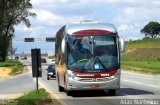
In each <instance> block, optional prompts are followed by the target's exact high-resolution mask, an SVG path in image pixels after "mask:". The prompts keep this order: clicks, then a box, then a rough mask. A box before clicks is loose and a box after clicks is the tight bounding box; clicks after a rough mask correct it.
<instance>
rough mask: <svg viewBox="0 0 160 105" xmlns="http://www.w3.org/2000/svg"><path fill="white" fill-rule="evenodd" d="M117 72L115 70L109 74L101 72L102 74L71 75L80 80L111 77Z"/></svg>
mask: <svg viewBox="0 0 160 105" xmlns="http://www.w3.org/2000/svg"><path fill="white" fill-rule="evenodd" d="M116 72H117V70H111V71H109V72H103V73H81V72H73V74H74V75H75V76H76V77H80V78H102V77H108V76H112V75H114V74H115V73H116Z"/></svg>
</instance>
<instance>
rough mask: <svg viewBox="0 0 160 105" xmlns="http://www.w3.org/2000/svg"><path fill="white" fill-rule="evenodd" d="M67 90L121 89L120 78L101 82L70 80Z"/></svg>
mask: <svg viewBox="0 0 160 105" xmlns="http://www.w3.org/2000/svg"><path fill="white" fill-rule="evenodd" d="M68 80H69V82H68V85H67V90H109V89H119V88H120V77H118V78H113V79H110V80H108V81H103V82H102V81H101V82H98V81H97V82H83V81H77V80H75V79H72V78H68Z"/></svg>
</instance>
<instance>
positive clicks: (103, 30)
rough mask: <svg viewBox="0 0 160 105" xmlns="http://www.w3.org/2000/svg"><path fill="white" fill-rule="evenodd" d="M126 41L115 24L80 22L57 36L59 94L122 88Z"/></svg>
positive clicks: (63, 29)
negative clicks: (122, 67)
mask: <svg viewBox="0 0 160 105" xmlns="http://www.w3.org/2000/svg"><path fill="white" fill-rule="evenodd" d="M124 46H125V43H124V40H123V39H122V38H120V37H119V36H118V33H117V31H116V28H115V27H114V26H113V25H112V24H107V23H102V22H80V23H71V24H68V25H65V26H63V27H62V28H61V29H60V30H59V31H58V32H57V34H56V41H55V58H56V59H55V60H56V63H55V68H56V79H57V82H58V87H59V91H64V90H65V91H66V94H67V95H72V91H75V90H108V91H109V94H111V95H115V94H116V90H117V89H119V88H120V74H121V70H120V56H121V52H123V51H124Z"/></svg>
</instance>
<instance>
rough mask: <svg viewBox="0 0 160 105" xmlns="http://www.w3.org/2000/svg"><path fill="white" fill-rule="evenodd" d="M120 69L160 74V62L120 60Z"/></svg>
mask: <svg viewBox="0 0 160 105" xmlns="http://www.w3.org/2000/svg"><path fill="white" fill-rule="evenodd" d="M121 63H122V69H124V70H131V71H136V72H142V73H147V74H160V62H153V61H122V62H121Z"/></svg>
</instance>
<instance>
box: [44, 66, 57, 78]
mask: <svg viewBox="0 0 160 105" xmlns="http://www.w3.org/2000/svg"><path fill="white" fill-rule="evenodd" d="M46 70H47V80H50V78H55V77H56V72H55V65H54V64H51V65H49V66H48V68H47V69H46Z"/></svg>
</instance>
